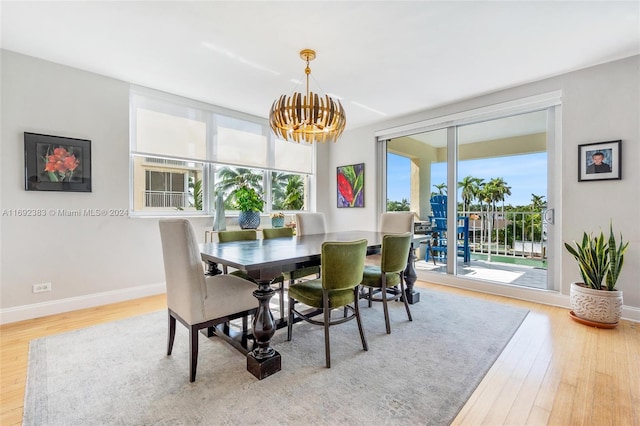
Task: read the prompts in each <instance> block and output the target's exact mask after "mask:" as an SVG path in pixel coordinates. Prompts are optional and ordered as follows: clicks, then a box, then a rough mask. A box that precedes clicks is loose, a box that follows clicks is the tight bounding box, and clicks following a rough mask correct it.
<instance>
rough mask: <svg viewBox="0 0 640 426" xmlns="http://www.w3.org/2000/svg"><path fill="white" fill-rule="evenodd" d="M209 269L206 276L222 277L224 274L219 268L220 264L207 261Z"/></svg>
mask: <svg viewBox="0 0 640 426" xmlns="http://www.w3.org/2000/svg"><path fill="white" fill-rule="evenodd" d="M206 262H207V265H208V268H207V272H205V273H204V274H205V275H211V276H213V275H220V274H221V273H222V271H221V270H220V268H218V264H217V263H215V262H209V261H208V260H207V261H206Z"/></svg>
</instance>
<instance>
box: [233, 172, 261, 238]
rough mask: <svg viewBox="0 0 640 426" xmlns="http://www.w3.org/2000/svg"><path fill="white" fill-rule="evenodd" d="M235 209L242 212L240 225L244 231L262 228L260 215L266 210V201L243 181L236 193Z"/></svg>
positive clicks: (239, 220)
mask: <svg viewBox="0 0 640 426" xmlns="http://www.w3.org/2000/svg"><path fill="white" fill-rule="evenodd" d="M234 204H235V207H236V209H238V210H240V214H239V215H238V224H239V225H240V228H242V229H256V228H257V227H258V226H260V213H261V212H262V211H263V209H264V200H263V199H262V196H261V195H260V194H259V193H258V191H256V190H255V189H254V188H252V187H250V186H249V185H248V184H247V183H246V182H244V181H241V182H239V184H238V188H237V189H236V191H235V203H234Z"/></svg>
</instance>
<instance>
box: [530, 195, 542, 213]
mask: <svg viewBox="0 0 640 426" xmlns="http://www.w3.org/2000/svg"><path fill="white" fill-rule="evenodd" d="M544 198H545V196H544V195H536V194H531V208H532V210H534V211H538V210H542V207H543V206H544V205H545V200H544Z"/></svg>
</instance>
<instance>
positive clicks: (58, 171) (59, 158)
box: [43, 147, 80, 182]
mask: <svg viewBox="0 0 640 426" xmlns="http://www.w3.org/2000/svg"><path fill="white" fill-rule="evenodd" d="M43 160H44V161H45V163H46V164H45V166H44V171H45V172H47V173H48V175H49V179H50V180H51V182H64V181H69V180H71V178H72V177H73V173H74V171H75V170H76V169H77V168H78V166H79V165H80V160H78V159H77V158H76V156H75V154H73V153H70V152H69V151H67V149H65V148H63V147H57V148H54V149H53V153H50V151H49V150H47V155H45V156H44V157H43Z"/></svg>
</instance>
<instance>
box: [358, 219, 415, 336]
mask: <svg viewBox="0 0 640 426" xmlns="http://www.w3.org/2000/svg"><path fill="white" fill-rule="evenodd" d="M410 247H411V233H410V232H406V233H404V234H388V235H385V236H383V237H382V258H381V260H380V265H379V266H373V265H366V266H365V268H364V273H363V277H362V283H361V284H362V286H363V287H365V288H368V289H369V294H368V296H367V299H368V301H369V307H371V302H382V304H383V307H384V321H385V325H386V327H387V334H389V333H391V325H390V324H389V307H388V305H387V302H388V301H389V300H399V299H402V300H403V301H404V307H405V309H406V310H407V316H408V317H409V321H413V319H412V318H411V311H410V310H409V304H408V303H407V298H406V297H402V295H403V294H404V293H405V290H404V278H403V272H404V269H405V268H406V266H407V258H408V257H409V249H410ZM398 284H400V292H398V291H397V289H395V288H392V287H395V286H397V285H398ZM374 290H379V291H376V292H374ZM376 294H378V295H379V297H375V296H376Z"/></svg>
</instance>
